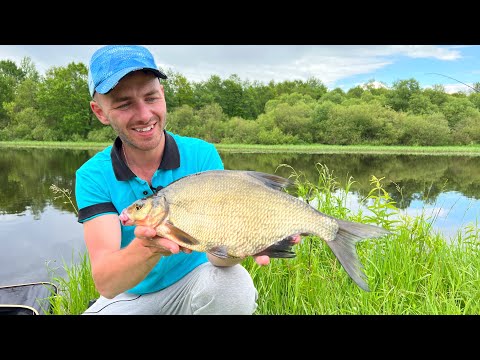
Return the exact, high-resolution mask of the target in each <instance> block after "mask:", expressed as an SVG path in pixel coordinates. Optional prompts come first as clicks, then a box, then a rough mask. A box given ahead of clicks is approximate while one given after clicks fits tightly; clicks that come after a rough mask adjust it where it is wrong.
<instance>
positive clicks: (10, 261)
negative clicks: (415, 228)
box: [0, 148, 480, 285]
mask: <svg viewBox="0 0 480 360" xmlns="http://www.w3.org/2000/svg"><path fill="white" fill-rule="evenodd" d="M96 152H97V151H95V150H65V149H61V150H60V149H5V148H3V149H1V151H0V169H1V175H2V176H0V285H9V284H17V283H24V282H33V281H48V280H50V279H51V274H52V272H55V274H56V275H60V276H63V275H64V273H63V266H64V265H65V264H66V265H70V264H71V263H72V261H77V260H78V258H79V255H80V254H81V253H83V252H85V251H86V249H85V244H84V242H83V232H82V225H80V224H79V223H78V222H77V218H76V214H75V209H74V208H73V206H72V204H70V203H69V202H68V200H67V199H66V198H65V197H60V198H58V194H54V193H53V192H52V190H51V189H50V186H51V185H52V184H55V185H56V186H58V187H59V188H63V189H69V190H71V191H72V195H73V189H74V185H75V184H74V173H75V170H76V169H77V168H78V167H79V166H80V165H81V164H83V163H84V162H85V161H87V160H88V159H89V158H90V157H91V156H93V155H94V154H95V153H96ZM221 156H222V158H223V161H224V164H225V168H227V169H235V170H257V171H264V172H268V173H275V172H276V173H277V174H280V175H283V176H289V175H290V174H291V170H289V169H288V168H279V169H278V171H276V170H277V167H278V166H279V165H280V164H288V165H290V166H292V167H293V168H294V169H295V170H296V171H297V172H302V173H303V174H305V176H306V177H307V178H308V179H309V180H311V181H314V182H316V181H317V179H318V171H317V169H316V167H315V164H317V163H320V164H324V165H326V166H327V167H328V169H329V170H330V171H331V172H332V173H333V176H334V177H335V178H336V180H337V181H338V182H339V184H340V186H342V185H343V184H345V183H346V181H347V179H348V178H351V179H352V180H354V181H355V183H354V185H353V186H352V188H351V193H350V194H349V198H348V206H349V207H350V208H352V210H355V209H356V208H358V199H361V198H362V197H363V196H366V195H367V194H368V192H369V190H370V189H371V188H370V183H369V180H370V177H371V176H372V175H375V176H376V177H378V178H381V177H384V180H383V184H384V186H385V188H386V189H387V190H388V191H389V194H390V195H391V196H392V197H393V198H394V199H395V201H396V202H397V206H398V207H399V208H401V209H402V211H404V212H406V213H408V214H410V215H412V216H415V215H417V214H420V213H424V214H426V215H427V216H431V217H432V218H434V221H433V227H434V228H435V229H436V230H438V231H440V232H441V233H442V234H444V235H445V236H447V237H451V236H454V235H455V234H456V232H457V231H459V230H460V229H462V227H464V226H465V225H466V224H471V223H473V224H475V222H476V220H477V219H479V218H480V171H479V169H480V157H468V156H459V157H454V156H419V155H360V154H316V155H310V154H233V153H221ZM73 200H75V199H73ZM74 205H75V206H76V203H75V202H74Z"/></svg>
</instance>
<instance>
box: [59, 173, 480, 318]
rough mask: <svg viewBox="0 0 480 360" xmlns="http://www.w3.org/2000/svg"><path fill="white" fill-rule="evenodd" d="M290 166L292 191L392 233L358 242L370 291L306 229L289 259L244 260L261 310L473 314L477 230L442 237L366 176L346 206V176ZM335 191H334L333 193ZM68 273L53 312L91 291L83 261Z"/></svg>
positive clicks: (72, 307)
mask: <svg viewBox="0 0 480 360" xmlns="http://www.w3.org/2000/svg"><path fill="white" fill-rule="evenodd" d="M283 166H286V167H289V168H290V169H291V170H292V175H291V177H292V179H294V181H295V184H296V187H295V191H296V193H297V194H298V195H299V196H301V197H303V198H304V199H305V200H306V201H308V202H309V203H311V204H312V206H313V204H316V207H317V208H318V209H319V210H320V211H322V212H324V213H326V214H330V215H332V216H335V217H338V218H343V219H348V220H353V221H359V222H364V223H372V224H377V225H381V226H384V227H385V228H387V229H388V230H390V231H391V234H390V235H388V236H385V237H383V238H378V239H369V240H365V241H362V242H360V243H358V244H357V252H358V254H359V258H360V260H361V262H362V263H363V264H364V266H365V269H364V271H365V273H366V275H367V277H368V284H369V286H370V289H371V291H370V292H365V291H363V290H362V289H360V288H359V287H358V286H357V285H356V284H355V283H354V282H353V281H352V280H351V279H350V277H349V276H348V275H347V273H346V272H345V270H344V269H343V268H342V266H341V265H340V263H339V262H338V260H337V259H336V258H335V256H334V255H333V253H332V252H331V250H330V249H329V247H328V246H327V245H326V244H325V242H324V241H323V240H321V239H319V238H318V237H314V236H305V237H303V240H302V242H301V243H300V244H298V245H296V246H295V252H296V254H297V255H296V257H295V258H293V259H272V260H271V262H270V264H269V265H268V266H265V267H260V266H258V265H257V264H256V263H255V262H254V261H253V259H252V258H247V259H246V260H245V261H244V262H243V265H244V266H245V268H246V269H247V270H248V271H249V272H250V274H251V275H252V278H253V281H254V283H255V285H256V287H257V289H258V291H259V300H258V309H257V312H256V313H257V314H260V315H274V314H278V315H280V314H281V315H283V314H290V315H313V314H315V315H317V314H322V315H323V314H325V315H327V314H328V315H333V314H358V315H367V314H368V315H384V314H386V315H438V314H442V315H459V314H480V291H478V289H480V256H478V253H479V250H480V237H479V235H480V229H479V227H478V223H476V224H469V225H467V226H465V228H464V229H462V230H460V231H459V232H458V234H457V236H456V237H455V238H454V239H453V240H451V241H447V240H446V239H445V238H444V237H442V236H441V235H440V234H438V233H435V232H434V231H433V230H432V219H430V218H427V217H425V216H424V215H419V216H417V217H410V216H406V215H402V214H401V212H400V211H399V210H398V209H397V208H396V206H395V203H394V201H393V200H392V198H391V197H390V195H389V194H388V193H387V192H386V191H385V190H384V188H383V183H382V180H383V179H382V178H377V177H375V176H372V178H371V182H370V185H371V188H372V189H371V191H370V193H369V195H368V196H367V197H366V198H365V199H363V202H362V203H363V205H364V207H363V210H358V211H357V212H355V213H353V212H352V211H351V210H350V209H348V208H347V207H346V205H345V204H346V203H347V202H346V198H347V196H348V189H349V187H350V186H351V185H352V184H353V183H354V181H353V179H351V178H350V180H349V181H348V183H347V185H345V187H344V188H343V189H340V188H339V184H338V182H337V181H336V179H335V178H334V177H333V176H332V173H331V172H330V171H329V169H328V168H326V167H325V166H322V165H320V164H317V167H316V168H317V171H318V181H317V182H316V183H311V182H309V181H308V180H306V178H305V176H304V175H303V174H302V173H297V172H296V171H295V170H294V169H293V168H291V167H290V166H288V165H283ZM335 194H337V195H335ZM66 271H67V274H68V276H67V278H66V279H62V278H58V277H57V278H54V279H53V281H52V282H54V283H58V284H59V285H58V286H59V293H60V295H59V296H58V299H54V300H53V303H54V314H80V313H81V312H83V311H84V310H85V309H86V307H87V304H88V301H89V300H91V299H92V298H94V297H96V296H98V293H96V291H95V287H94V285H93V281H92V278H91V272H90V268H89V262H88V259H87V257H86V256H85V255H84V257H83V258H82V261H81V262H80V263H77V264H75V265H73V266H72V267H70V268H68V267H67V268H66Z"/></svg>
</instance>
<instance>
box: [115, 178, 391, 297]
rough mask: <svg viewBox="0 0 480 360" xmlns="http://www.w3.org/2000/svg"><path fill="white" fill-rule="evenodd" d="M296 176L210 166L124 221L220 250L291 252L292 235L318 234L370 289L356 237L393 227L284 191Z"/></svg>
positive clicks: (137, 205) (223, 253) (131, 210)
mask: <svg viewBox="0 0 480 360" xmlns="http://www.w3.org/2000/svg"><path fill="white" fill-rule="evenodd" d="M291 184H292V183H291V181H290V180H289V179H285V178H283V177H280V176H276V175H271V174H266V173H261V172H256V171H241V170H211V171H204V172H200V173H196V174H193V175H189V176H186V177H183V178H181V179H178V180H176V181H174V182H172V183H171V184H169V185H168V186H166V187H165V188H163V189H161V190H160V191H158V192H157V193H156V194H155V195H152V196H150V197H147V198H143V199H141V200H137V201H135V202H134V203H133V204H132V205H130V206H129V207H127V208H126V209H124V210H123V211H122V213H121V214H120V216H119V219H120V221H121V223H122V224H123V225H126V226H129V225H146V226H150V227H153V228H155V229H156V230H157V234H158V236H160V237H165V238H168V239H171V240H172V241H174V242H176V243H177V244H179V245H180V246H183V247H185V248H188V249H191V250H194V251H201V252H209V253H211V254H213V255H215V256H218V257H221V258H226V257H241V258H243V257H247V256H251V255H268V256H270V257H271V258H291V257H294V256H295V253H294V252H292V246H293V245H294V243H293V242H292V235H294V234H303V235H305V234H312V235H316V236H318V237H320V238H321V239H323V240H324V241H325V242H326V243H327V244H328V246H329V247H330V249H332V251H333V253H334V254H335V256H336V257H337V258H338V260H339V261H340V263H341V264H342V266H343V267H344V269H345V270H346V271H347V273H348V274H349V275H350V276H351V278H352V279H353V280H354V281H355V282H356V283H357V284H358V286H360V287H361V288H362V289H364V290H365V291H369V289H368V285H367V283H366V282H365V278H366V276H365V274H364V273H363V271H362V268H363V266H362V264H361V263H360V261H359V259H358V256H357V252H356V248H355V243H356V242H357V241H359V240H362V239H365V238H374V237H378V236H382V235H385V234H387V233H388V231H386V230H385V229H383V228H381V227H378V226H374V225H367V224H361V223H355V222H349V221H345V220H340V219H336V218H334V217H331V216H328V215H326V214H323V213H321V212H320V211H318V210H316V209H315V208H313V207H312V206H311V205H309V204H308V203H306V202H305V201H303V200H301V199H299V198H297V197H295V196H292V195H290V194H288V193H287V192H286V191H283V189H284V188H286V187H287V186H289V185H291Z"/></svg>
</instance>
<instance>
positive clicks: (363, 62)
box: [0, 44, 480, 93]
mask: <svg viewBox="0 0 480 360" xmlns="http://www.w3.org/2000/svg"><path fill="white" fill-rule="evenodd" d="M101 46H102V45H0V60H12V61H14V62H15V63H16V64H17V65H18V66H19V65H20V61H21V60H22V58H24V57H30V59H31V60H32V61H33V63H34V64H35V66H36V68H37V70H38V71H39V72H40V73H41V74H44V73H45V71H46V70H48V69H49V68H51V67H53V66H67V65H68V64H69V63H71V62H76V63H78V62H82V63H84V64H85V65H86V66H87V67H88V64H89V60H90V56H91V55H92V54H93V52H94V51H95V50H96V49H98V48H100V47H101ZM145 46H146V47H147V48H149V49H150V50H151V51H152V53H153V54H154V57H155V60H156V62H157V65H158V67H159V68H160V69H162V70H164V71H167V70H171V71H174V72H177V73H180V74H181V75H183V76H185V77H186V78H187V79H188V80H189V81H190V82H200V81H206V80H208V78H210V76H212V75H218V76H220V78H222V79H227V78H228V77H230V76H231V75H233V74H236V75H238V77H239V78H240V79H241V80H243V81H245V80H249V81H252V82H253V81H259V82H262V83H265V84H267V83H268V82H269V81H272V80H273V81H274V82H276V83H278V82H282V81H285V80H289V81H293V80H302V81H306V80H307V79H309V78H315V79H317V80H320V81H322V83H323V84H324V85H326V86H327V87H328V89H329V90H332V89H334V88H337V87H339V88H341V89H342V90H344V91H348V90H349V89H350V88H352V87H355V86H358V85H362V84H365V83H369V82H372V81H375V82H380V83H382V84H383V85H385V86H387V87H391V86H392V85H393V84H394V82H396V81H399V80H408V79H412V78H413V79H415V80H417V81H418V82H419V84H420V86H421V87H422V88H428V87H432V86H433V85H443V86H444V87H445V90H446V92H448V93H452V92H458V91H463V92H470V91H472V90H471V88H469V87H468V86H466V85H469V86H473V84H474V83H476V82H480V61H479V60H480V45H458V44H456V45H451V46H449V45H145ZM465 84H466V85H465Z"/></svg>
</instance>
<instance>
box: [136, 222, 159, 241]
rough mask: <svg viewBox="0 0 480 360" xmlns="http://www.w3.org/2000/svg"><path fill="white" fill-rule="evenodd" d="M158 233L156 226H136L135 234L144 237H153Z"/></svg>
mask: <svg viewBox="0 0 480 360" xmlns="http://www.w3.org/2000/svg"><path fill="white" fill-rule="evenodd" d="M156 235H157V232H156V231H155V229H154V228H151V227H148V226H140V225H139V226H137V227H136V228H135V236H136V237H138V238H143V239H151V238H153V237H154V236H156Z"/></svg>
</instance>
